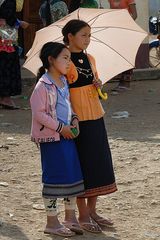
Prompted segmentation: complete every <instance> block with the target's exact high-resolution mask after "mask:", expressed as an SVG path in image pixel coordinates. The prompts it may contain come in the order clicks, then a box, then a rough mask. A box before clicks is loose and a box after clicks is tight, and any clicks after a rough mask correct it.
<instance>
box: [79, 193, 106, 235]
mask: <svg viewBox="0 0 160 240" xmlns="http://www.w3.org/2000/svg"><path fill="white" fill-rule="evenodd" d="M77 206H78V210H79V223H80V225H81V227H82V228H83V229H84V230H86V231H88V232H92V233H101V232H102V230H101V228H100V227H99V225H98V224H96V223H94V222H93V221H92V219H91V217H90V213H89V209H88V206H87V204H86V199H85V198H77Z"/></svg>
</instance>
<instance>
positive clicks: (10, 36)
mask: <svg viewBox="0 0 160 240" xmlns="http://www.w3.org/2000/svg"><path fill="white" fill-rule="evenodd" d="M0 38H1V39H2V40H8V41H11V42H13V43H16V41H17V30H16V29H15V28H13V27H10V26H9V25H7V24H6V25H5V26H3V27H1V28H0Z"/></svg>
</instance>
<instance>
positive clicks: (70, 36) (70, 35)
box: [68, 33, 73, 42]
mask: <svg viewBox="0 0 160 240" xmlns="http://www.w3.org/2000/svg"><path fill="white" fill-rule="evenodd" d="M72 39H73V35H72V33H68V40H69V42H70V41H72Z"/></svg>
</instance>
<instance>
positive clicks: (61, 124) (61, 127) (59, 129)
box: [56, 123, 64, 133]
mask: <svg viewBox="0 0 160 240" xmlns="http://www.w3.org/2000/svg"><path fill="white" fill-rule="evenodd" d="M63 126H64V124H63V123H59V125H58V128H57V130H56V132H58V133H60V132H61V131H62V129H63Z"/></svg>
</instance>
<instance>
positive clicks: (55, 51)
mask: <svg viewBox="0 0 160 240" xmlns="http://www.w3.org/2000/svg"><path fill="white" fill-rule="evenodd" d="M64 48H67V47H66V45H64V44H62V43H58V42H48V43H46V44H44V45H43V47H42V49H41V52H40V56H39V57H40V59H41V61H42V64H43V66H42V67H40V69H39V70H38V73H37V82H38V80H39V79H40V78H41V77H42V75H43V74H44V73H45V72H46V71H45V69H47V70H48V69H49V67H50V64H49V60H48V57H49V56H51V57H53V58H55V59H56V58H57V57H58V55H59V54H60V53H61V52H62V50H63V49H64Z"/></svg>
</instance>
